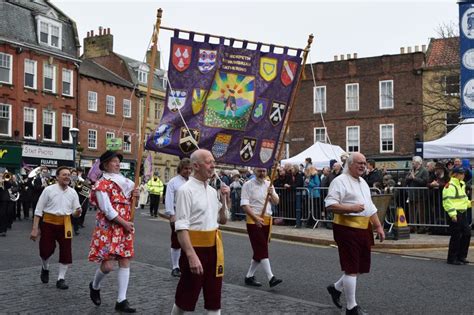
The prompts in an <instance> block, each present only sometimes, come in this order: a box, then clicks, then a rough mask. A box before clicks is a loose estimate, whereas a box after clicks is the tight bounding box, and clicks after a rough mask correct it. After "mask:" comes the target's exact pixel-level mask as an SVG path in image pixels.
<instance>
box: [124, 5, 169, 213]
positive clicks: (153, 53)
mask: <svg viewBox="0 0 474 315" xmlns="http://www.w3.org/2000/svg"><path fill="white" fill-rule="evenodd" d="M162 13H163V10H162V9H161V8H159V9H158V11H157V14H156V24H155V29H154V31H153V45H152V48H151V65H150V71H149V73H148V86H147V91H146V99H145V110H144V112H143V115H142V124H141V129H140V134H139V138H140V139H139V141H138V155H137V167H136V168H135V188H137V187H138V186H139V184H140V169H141V167H142V158H143V149H144V148H143V144H144V142H145V141H144V139H143V135H144V134H145V130H146V118H147V115H148V112H149V108H150V94H151V89H152V86H153V77H154V73H155V59H156V54H157V50H158V49H157V47H158V34H159V32H160V26H161V16H162ZM139 112H140V111H139ZM136 200H138V198H137V199H136ZM136 200H132V213H131V220H132V221H133V219H134V218H135V208H136V206H135V202H136Z"/></svg>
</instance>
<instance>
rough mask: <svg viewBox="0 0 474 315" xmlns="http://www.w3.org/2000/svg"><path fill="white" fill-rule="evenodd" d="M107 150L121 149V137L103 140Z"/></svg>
mask: <svg viewBox="0 0 474 315" xmlns="http://www.w3.org/2000/svg"><path fill="white" fill-rule="evenodd" d="M105 145H106V147H107V150H111V151H119V150H122V139H121V138H109V139H107V140H106V141H105Z"/></svg>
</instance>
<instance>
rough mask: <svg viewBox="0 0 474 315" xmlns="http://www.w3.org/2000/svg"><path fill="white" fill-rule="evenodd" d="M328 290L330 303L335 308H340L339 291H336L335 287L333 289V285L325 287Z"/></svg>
mask: <svg viewBox="0 0 474 315" xmlns="http://www.w3.org/2000/svg"><path fill="white" fill-rule="evenodd" d="M326 289H327V290H328V292H329V294H331V298H332V302H333V303H334V305H336V307H338V308H342V304H341V293H342V292H341V291H338V290H337V289H336V287H334V284H331V285H330V286H328V287H326Z"/></svg>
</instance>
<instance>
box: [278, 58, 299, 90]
mask: <svg viewBox="0 0 474 315" xmlns="http://www.w3.org/2000/svg"><path fill="white" fill-rule="evenodd" d="M296 69H298V64H297V63H296V62H294V61H289V60H285V61H283V67H282V69H281V82H282V83H283V85H284V86H288V85H290V84H291V83H292V82H293V80H294V79H295V76H296Z"/></svg>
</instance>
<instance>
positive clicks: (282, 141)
mask: <svg viewBox="0 0 474 315" xmlns="http://www.w3.org/2000/svg"><path fill="white" fill-rule="evenodd" d="M313 38H314V36H313V34H310V35H309V36H308V44H307V45H306V47H305V49H304V53H303V65H302V66H301V69H300V73H299V74H298V81H297V82H296V87H295V89H294V90H293V93H292V95H291V99H290V106H289V107H288V114H287V115H286V119H285V122H284V124H285V125H284V126H285V127H284V129H283V134H281V135H280V140H279V143H278V152H277V154H276V156H275V159H274V162H273V166H272V173H271V175H270V186H272V185H273V182H274V181H275V177H276V173H277V166H278V162H279V161H280V160H281V155H282V153H283V148H284V145H285V137H286V134H287V133H288V127H289V125H290V119H291V115H292V114H293V107H294V103H295V99H296V93H297V92H298V88H299V86H300V82H301V78H302V77H303V75H304V68H305V66H306V60H307V59H308V54H309V51H310V48H311V44H312V43H313ZM269 199H270V195H269V194H268V193H267V197H266V198H265V203H264V204H263V209H262V212H261V213H260V216H261V217H262V218H263V217H264V216H265V209H266V208H267V204H268V201H269Z"/></svg>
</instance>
